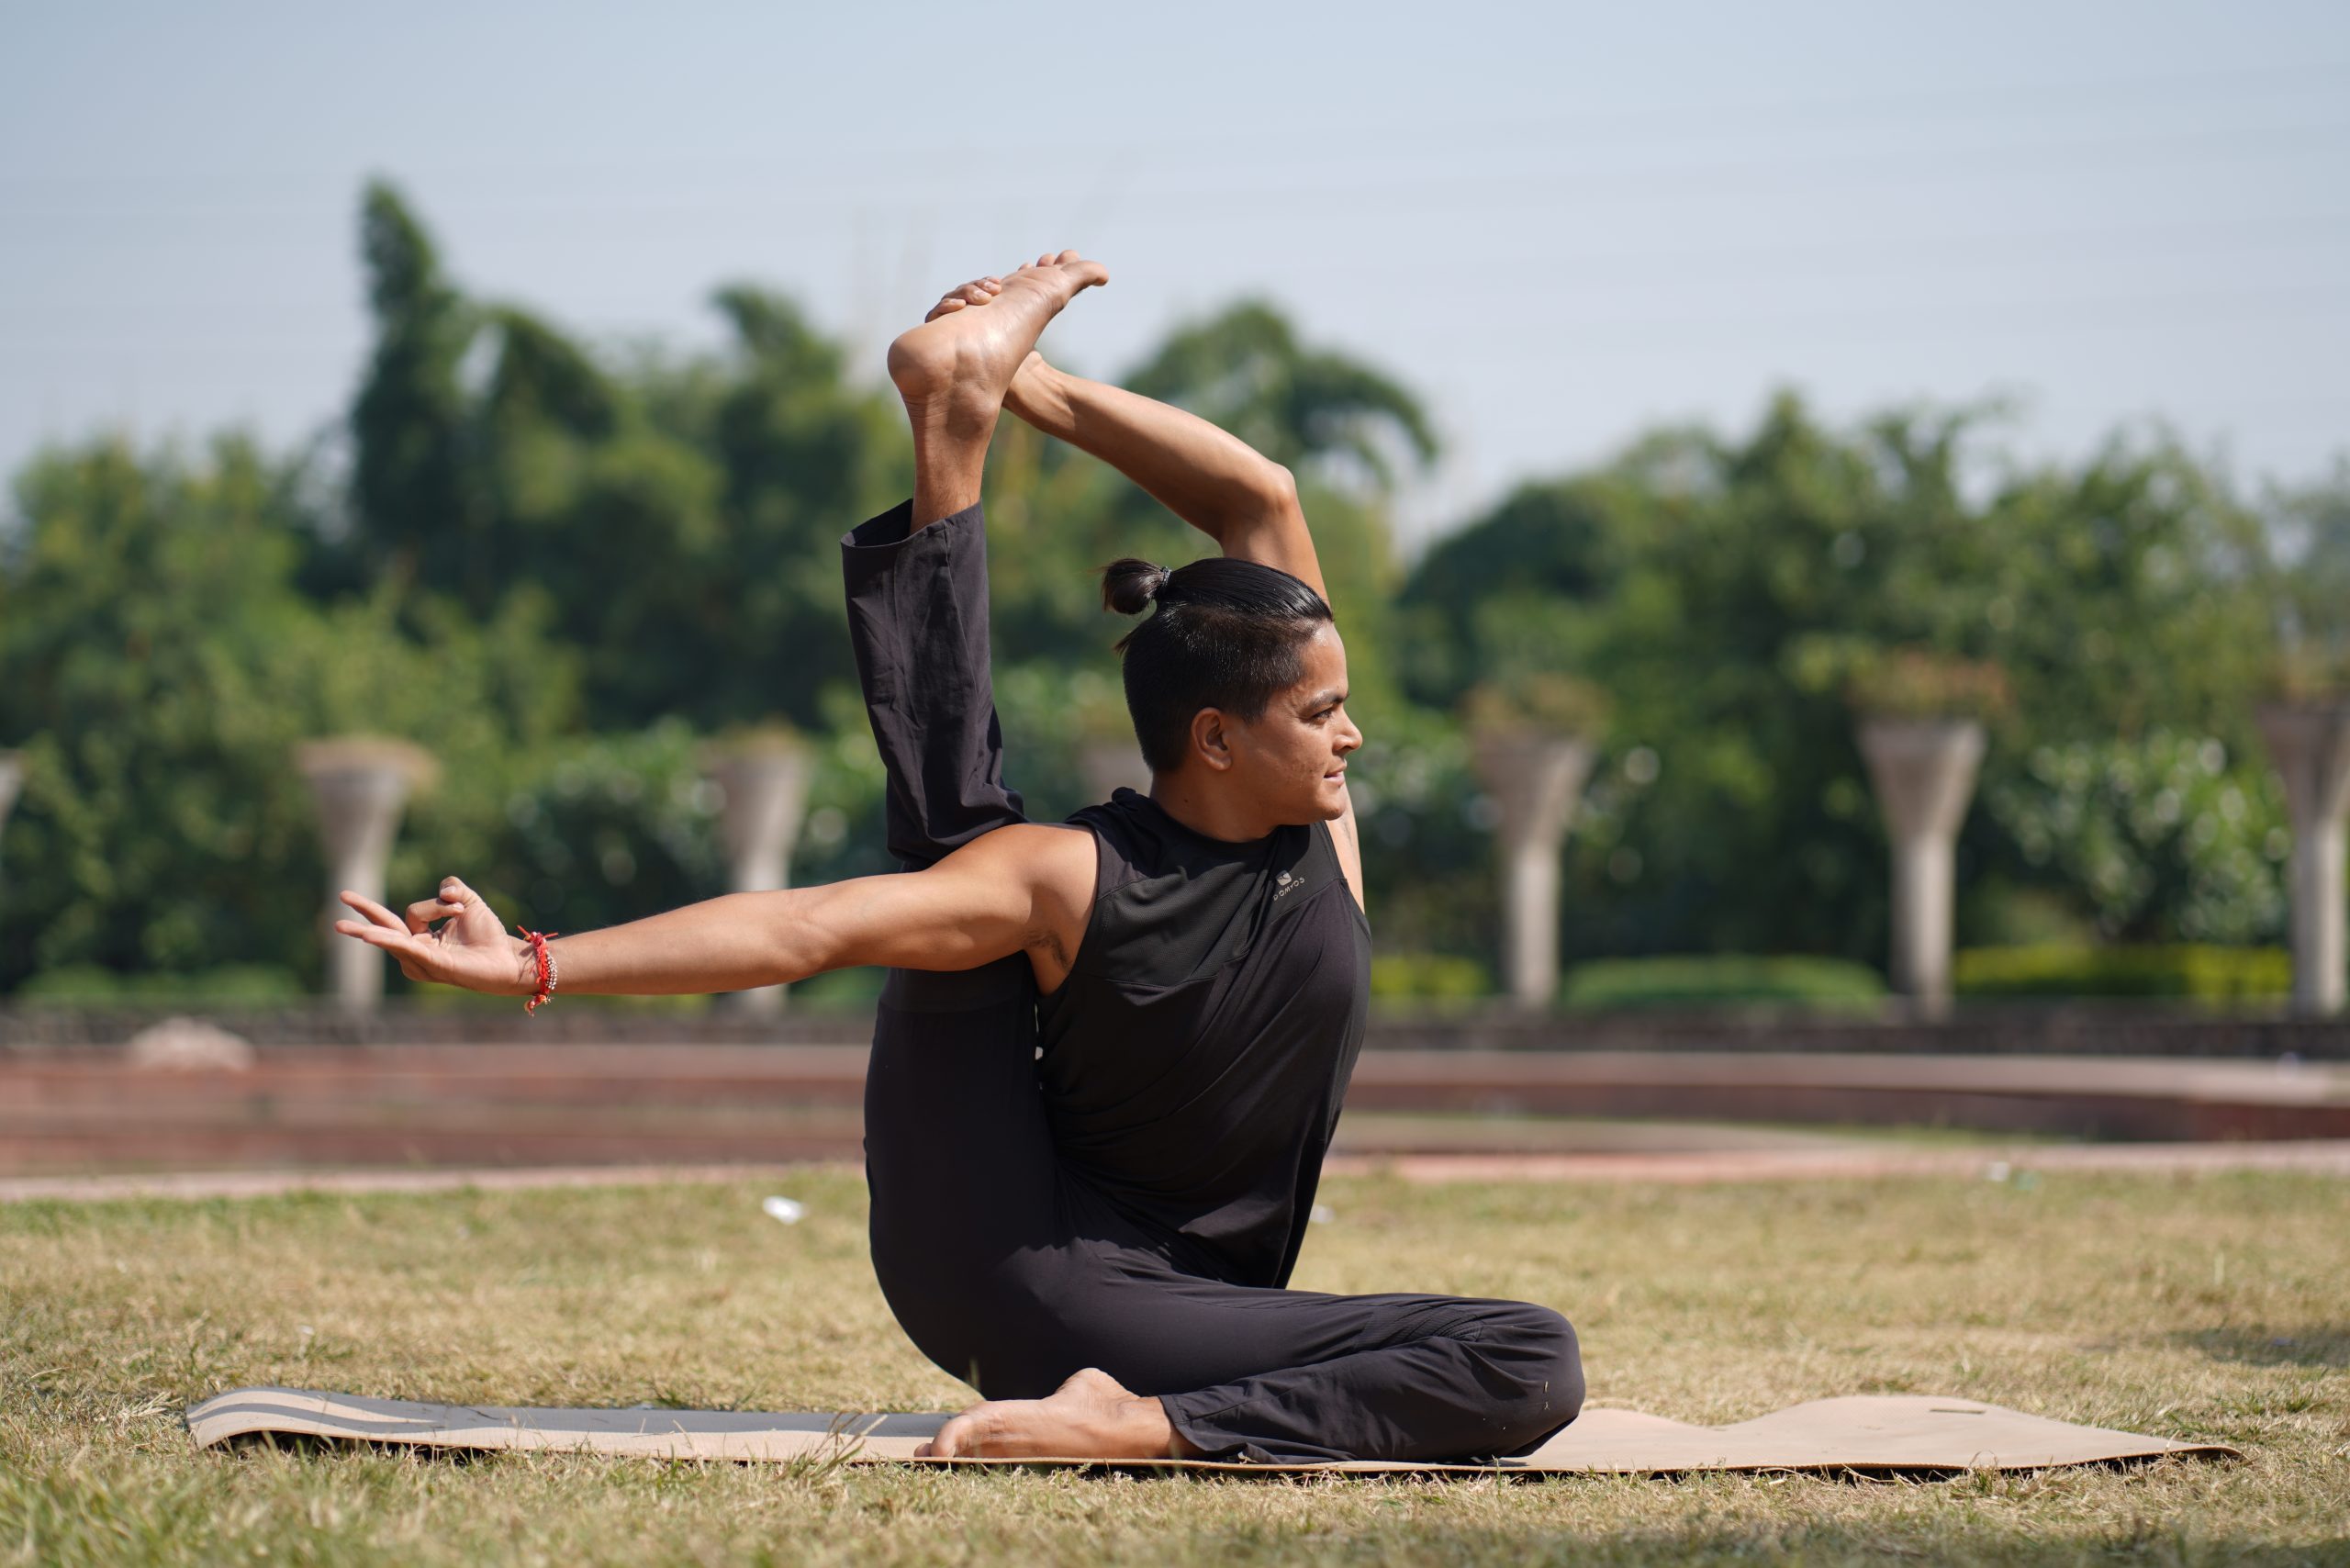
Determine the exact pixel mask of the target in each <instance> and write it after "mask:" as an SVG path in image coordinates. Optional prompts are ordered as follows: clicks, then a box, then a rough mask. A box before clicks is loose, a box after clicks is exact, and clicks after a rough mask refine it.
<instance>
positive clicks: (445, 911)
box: [408, 898, 465, 936]
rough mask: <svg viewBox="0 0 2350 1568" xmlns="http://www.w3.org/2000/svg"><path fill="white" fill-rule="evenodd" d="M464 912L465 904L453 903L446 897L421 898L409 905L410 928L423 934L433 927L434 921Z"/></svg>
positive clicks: (418, 933)
mask: <svg viewBox="0 0 2350 1568" xmlns="http://www.w3.org/2000/svg"><path fill="white" fill-rule="evenodd" d="M464 912H465V906H464V905H463V904H461V903H452V902H449V901H448V900H446V899H440V898H430V899H419V900H417V901H416V902H414V903H412V904H410V905H408V929H409V930H410V931H413V932H415V933H416V934H417V935H419V936H421V935H424V934H425V933H426V932H428V931H430V930H431V929H432V923H433V922H434V921H436V920H447V919H449V918H451V917H452V916H453V915H459V914H463V913H464Z"/></svg>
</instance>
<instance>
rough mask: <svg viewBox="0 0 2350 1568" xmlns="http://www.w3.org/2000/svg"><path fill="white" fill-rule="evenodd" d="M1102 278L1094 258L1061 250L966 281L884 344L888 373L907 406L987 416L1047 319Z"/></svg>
mask: <svg viewBox="0 0 2350 1568" xmlns="http://www.w3.org/2000/svg"><path fill="white" fill-rule="evenodd" d="M1109 281H1110V272H1109V269H1108V268H1106V267H1104V266H1103V265H1102V263H1099V262H1089V261H1086V260H1084V259H1083V258H1082V257H1080V256H1079V255H1078V253H1077V252H1075V251H1062V252H1059V253H1057V254H1047V255H1043V256H1039V257H1037V258H1036V260H1035V262H1034V263H1030V264H1028V265H1025V266H1022V267H1019V268H1017V269H1015V270H1014V271H1013V272H1010V273H1007V274H1003V275H1002V276H1001V277H986V278H979V279H976V280H974V281H973V282H970V283H967V284H965V285H964V286H962V287H960V288H958V289H955V290H953V291H951V292H949V293H948V294H947V296H946V298H944V299H942V300H940V301H939V302H938V304H937V305H936V306H935V307H934V308H932V310H931V312H930V315H929V316H928V317H927V318H926V319H924V320H923V324H922V325H921V326H919V327H916V328H914V329H913V330H911V331H908V332H903V333H901V334H900V335H899V337H898V340H897V342H893V343H891V344H890V380H891V381H893V382H895V383H896V384H897V387H898V395H899V396H900V397H901V398H904V399H905V400H906V406H907V408H908V409H910V410H915V411H917V412H919V411H920V410H922V409H941V407H942V405H944V406H945V409H943V411H948V412H951V413H952V414H953V415H956V416H958V417H984V418H985V419H986V420H990V421H992V420H994V418H995V416H996V413H997V410H999V409H1002V406H1003V398H1004V394H1005V393H1006V392H1007V391H1009V390H1010V389H1011V386H1012V382H1013V377H1014V376H1015V375H1018V374H1019V372H1020V368H1021V365H1022V364H1023V363H1024V361H1025V360H1026V359H1027V357H1028V356H1029V354H1030V353H1032V352H1034V350H1035V346H1036V339H1037V336H1038V335H1039V334H1040V333H1042V332H1043V331H1044V330H1045V326H1046V323H1047V322H1049V321H1050V320H1052V319H1053V318H1054V317H1055V316H1057V315H1059V314H1060V312H1061V308H1062V307H1064V306H1066V305H1067V304H1068V303H1069V301H1070V300H1072V299H1074V298H1076V297H1077V296H1078V294H1079V293H1080V291H1081V290H1084V289H1087V288H1091V287H1092V286H1095V285H1097V284H1106V283H1108V282H1109Z"/></svg>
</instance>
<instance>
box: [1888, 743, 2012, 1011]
mask: <svg viewBox="0 0 2350 1568" xmlns="http://www.w3.org/2000/svg"><path fill="white" fill-rule="evenodd" d="M1860 745H1861V756H1862V757H1863V760H1865V761H1866V762H1867V764H1868V769H1869V782H1870V784H1871V785H1872V786H1873V787H1874V789H1875V791H1876V803H1877V809H1878V810H1879V811H1880V812H1883V813H1884V815H1885V832H1886V838H1888V839H1889V840H1891V842H1892V846H1893V988H1894V990H1896V991H1899V992H1900V993H1901V994H1902V995H1904V996H1907V997H1909V998H1910V999H1911V1000H1912V1001H1913V1002H1915V1003H1916V1005H1917V1008H1918V1011H1919V1013H1920V1014H1923V1015H1924V1016H1926V1017H1929V1018H1939V1017H1942V1015H1943V1014H1947V1013H1948V1012H1949V1011H1950V954H1951V935H1952V933H1951V927H1952V909H1953V905H1954V904H1955V902H1956V894H1957V887H1956V884H1957V880H1958V870H1957V867H1958V830H1959V826H1960V824H1961V823H1964V822H1965V820H1966V805H1967V801H1969V800H1971V799H1972V798H1973V797H1974V794H1975V770H1976V768H1977V767H1980V766H1981V765H1982V762H1983V726H1982V725H1980V724H1978V723H1976V722H1975V721H1974V720H1972V719H1870V718H1863V720H1862V721H1861V724H1860Z"/></svg>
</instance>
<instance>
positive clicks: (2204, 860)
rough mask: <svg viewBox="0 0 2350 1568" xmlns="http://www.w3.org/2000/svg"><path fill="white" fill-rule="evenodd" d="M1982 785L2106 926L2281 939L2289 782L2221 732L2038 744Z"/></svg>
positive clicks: (2012, 831) (2238, 939)
mask: <svg viewBox="0 0 2350 1568" xmlns="http://www.w3.org/2000/svg"><path fill="white" fill-rule="evenodd" d="M2021 762H2022V766H2021V767H2014V768H2009V769H2006V770H2003V772H2002V774H2001V776H2000V777H1998V778H1994V779H1992V780H1991V781H1990V782H1989V783H1988V784H1987V785H1986V788H1985V790H1984V791H1983V805H1984V807H1985V809H1986V813H1987V815H1988V816H1989V818H1990V821H1991V823H1993V824H1994V825H1996V826H1997V828H1998V829H1999V830H2000V831H2002V832H2003V833H2004V834H2006V835H2007V836H2008V838H2009V841H2010V843H2011V844H2012V846H2013V848H2014V850H2015V852H2016V853H2017V854H2018V855H2020V857H2021V858H2022V860H2023V862H2024V863H2025V864H2026V865H2027V866H2030V867H2031V868H2035V869H2041V870H2044V871H2053V872H2055V873H2057V874H2058V875H2059V876H2061V878H2062V879H2063V882H2064V885H2065V887H2066V888H2067V889H2068V890H2071V891H2072V893H2073V894H2074V896H2075V897H2076V899H2078V900H2079V901H2080V902H2082V903H2083V904H2084V905H2085V906H2086V908H2087V911H2088V912H2089V913H2090V914H2091V916H2092V917H2093V918H2094V920H2095V921H2096V924H2097V928H2098V931H2099V932H2100V933H2101V934H2102V935H2105V936H2106V937H2108V938H2109V939H2112V940H2120V941H2132V942H2147V941H2156V940H2161V939H2163V938H2165V937H2172V936H2176V937H2185V938H2187V939H2188V940H2190V941H2196V942H2223V943H2256V942H2265V941H2273V940H2275V939H2276V938H2277V937H2278V936H2279V935H2282V933H2283V931H2284V924H2285V907H2286V906H2285V891H2284V886H2283V876H2282V868H2283V865H2284V862H2285V860H2286V858H2287V857H2288V855H2289V854H2290V852H2291V848H2292V840H2291V836H2290V834H2289V832H2288V827H2287V823H2286V815H2285V802H2284V790H2283V788H2282V786H2281V785H2280V784H2279V783H2278V781H2277V776H2276V774H2275V772H2274V771H2273V770H2272V769H2271V768H2269V767H2268V766H2267V765H2266V760H2265V759H2264V758H2261V757H2260V756H2257V754H2255V756H2253V757H2252V758H2250V759H2247V760H2242V761H2236V762H2234V763H2233V764H2232V763H2231V754H2230V751H2229V748H2228V746H2227V745H2225V744H2224V743H2223V742H2221V740H2219V739H2218V738H2217V737H2216V736H2210V735H2196V734H2177V733H2174V732H2171V731H2168V730H2156V731H2154V732H2151V733H2149V734H2145V735H2143V736H2141V737H2139V738H2137V739H2135V740H2107V741H2076V742H2073V743H2071V744H2069V745H2040V746H2035V747H2033V748H2032V749H2031V752H2029V753H2028V754H2027V755H2026V756H2024V757H2023V758H2022V759H2021Z"/></svg>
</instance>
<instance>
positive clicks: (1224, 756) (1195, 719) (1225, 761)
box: [1192, 708, 1233, 773]
mask: <svg viewBox="0 0 2350 1568" xmlns="http://www.w3.org/2000/svg"><path fill="white" fill-rule="evenodd" d="M1192 755H1194V756H1197V757H1199V758H1200V760H1201V761H1203V762H1204V763H1206V764H1207V765H1208V766H1209V767H1212V768H1214V769H1215V770H1216V771H1217V772H1218V773H1222V772H1224V771H1225V770H1226V769H1228V768H1229V767H1231V766H1232V762H1233V756H1232V737H1231V736H1230V735H1228V734H1225V728H1224V713H1223V711H1222V710H1220V709H1215V708H1203V709H1201V710H1200V711H1198V712H1196V713H1194V714H1192Z"/></svg>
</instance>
